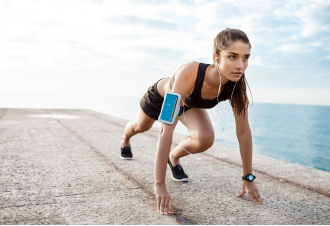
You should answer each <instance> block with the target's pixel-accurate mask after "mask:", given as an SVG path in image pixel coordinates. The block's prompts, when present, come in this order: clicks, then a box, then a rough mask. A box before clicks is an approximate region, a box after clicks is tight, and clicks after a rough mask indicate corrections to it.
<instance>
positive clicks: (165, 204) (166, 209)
mask: <svg viewBox="0 0 330 226" xmlns="http://www.w3.org/2000/svg"><path fill="white" fill-rule="evenodd" d="M168 212H169V211H168V198H165V201H164V214H168Z"/></svg>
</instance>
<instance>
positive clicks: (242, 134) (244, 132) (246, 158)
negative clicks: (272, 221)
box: [235, 108, 265, 204]
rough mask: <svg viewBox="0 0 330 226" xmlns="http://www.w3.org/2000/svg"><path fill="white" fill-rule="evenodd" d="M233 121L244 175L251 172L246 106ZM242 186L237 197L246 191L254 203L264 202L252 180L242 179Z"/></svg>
mask: <svg viewBox="0 0 330 226" xmlns="http://www.w3.org/2000/svg"><path fill="white" fill-rule="evenodd" d="M235 121H236V135H237V139H238V143H239V148H240V153H241V159H242V167H243V176H246V175H247V174H252V133H251V129H250V125H249V121H248V110H247V108H246V111H245V115H243V114H240V115H236V114H235ZM242 188H243V191H242V192H241V193H240V194H239V195H237V197H242V196H243V195H244V194H245V193H247V194H248V195H249V196H250V197H251V199H252V200H253V201H255V202H256V203H263V204H265V203H264V202H263V201H262V199H261V197H260V195H259V191H258V188H257V186H256V184H255V183H254V181H252V182H249V181H247V180H243V185H242Z"/></svg>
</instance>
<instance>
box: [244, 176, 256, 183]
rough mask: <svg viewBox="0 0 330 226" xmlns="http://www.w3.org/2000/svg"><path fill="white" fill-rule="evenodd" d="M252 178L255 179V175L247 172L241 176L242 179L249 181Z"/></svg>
mask: <svg viewBox="0 0 330 226" xmlns="http://www.w3.org/2000/svg"><path fill="white" fill-rule="evenodd" d="M254 179H256V176H254V175H252V174H248V175H246V176H243V177H242V180H247V181H250V182H252V181H253V180H254Z"/></svg>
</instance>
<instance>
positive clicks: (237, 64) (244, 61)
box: [219, 41, 250, 82]
mask: <svg viewBox="0 0 330 226" xmlns="http://www.w3.org/2000/svg"><path fill="white" fill-rule="evenodd" d="M220 55H221V59H220V62H219V69H220V73H221V75H223V76H225V77H226V78H227V79H229V80H230V81H233V82H237V81H238V80H239V79H240V78H241V76H242V74H243V73H244V72H245V69H246V68H247V66H248V59H249V57H250V46H249V44H245V43H243V42H241V41H237V42H234V43H232V44H231V45H229V47H228V48H227V49H225V50H222V51H221V52H220ZM237 73H238V74H237Z"/></svg>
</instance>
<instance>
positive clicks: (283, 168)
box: [0, 109, 330, 225]
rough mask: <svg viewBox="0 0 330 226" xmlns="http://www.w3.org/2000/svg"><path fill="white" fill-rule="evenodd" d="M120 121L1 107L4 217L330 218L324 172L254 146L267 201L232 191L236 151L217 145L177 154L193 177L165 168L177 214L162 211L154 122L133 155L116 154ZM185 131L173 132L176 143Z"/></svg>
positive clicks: (39, 220)
mask: <svg viewBox="0 0 330 226" xmlns="http://www.w3.org/2000/svg"><path fill="white" fill-rule="evenodd" d="M126 123H127V120H125V119H121V118H117V117H113V116H109V115H105V114H102V113H98V112H94V111H91V110H60V109H56V110H43V109H0V224H169V225H171V224H330V218H329V212H330V205H329V204H330V186H329V185H330V181H329V178H330V172H326V171H321V170H317V169H314V168H310V167H306V166H302V165H298V164H294V163H290V162H286V161H283V160H278V159H273V158H270V157H265V156H261V155H257V154H253V173H254V174H255V175H256V177H257V178H256V180H255V183H256V184H257V186H258V188H259V192H260V195H261V197H262V198H263V200H264V201H265V203H266V204H265V205H261V204H256V203H254V202H253V201H252V200H251V198H250V197H249V196H248V195H247V194H245V195H244V196H243V197H241V198H238V197H236V195H237V194H239V193H240V192H241V189H242V180H241V176H242V166H241V158H240V154H239V150H237V149H234V148H231V147H225V146H221V145H216V144H215V145H214V146H213V147H212V148H211V149H210V150H208V151H206V152H204V153H202V154H199V155H196V157H198V160H195V158H194V157H195V156H188V157H186V158H183V159H182V161H181V163H182V165H183V168H184V170H185V172H186V173H187V174H188V175H189V177H190V180H191V181H190V182H188V183H180V182H174V181H172V180H171V179H170V174H169V173H170V171H169V168H168V173H167V178H166V180H167V181H166V183H167V188H168V190H169V193H170V195H171V197H172V199H173V205H174V210H175V214H171V215H161V214H159V213H158V212H157V210H156V201H155V197H154V193H153V179H154V177H153V172H154V158H155V150H156V146H157V139H158V132H159V131H158V129H157V128H152V129H151V130H150V131H148V132H145V133H142V134H138V135H136V136H135V137H133V138H132V140H131V146H132V150H133V155H134V160H131V161H127V160H122V159H120V158H119V154H120V137H121V136H122V134H123V130H124V126H125V125H126ZM184 137H185V136H184V135H181V134H177V133H176V134H174V138H173V146H172V147H173V148H174V147H175V145H178V144H179V142H180V141H181V140H182V139H184ZM279 142H280V141H279ZM201 166H203V167H204V168H203V169H202V170H201V171H199V172H197V171H198V169H199V168H200V167H201Z"/></svg>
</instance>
